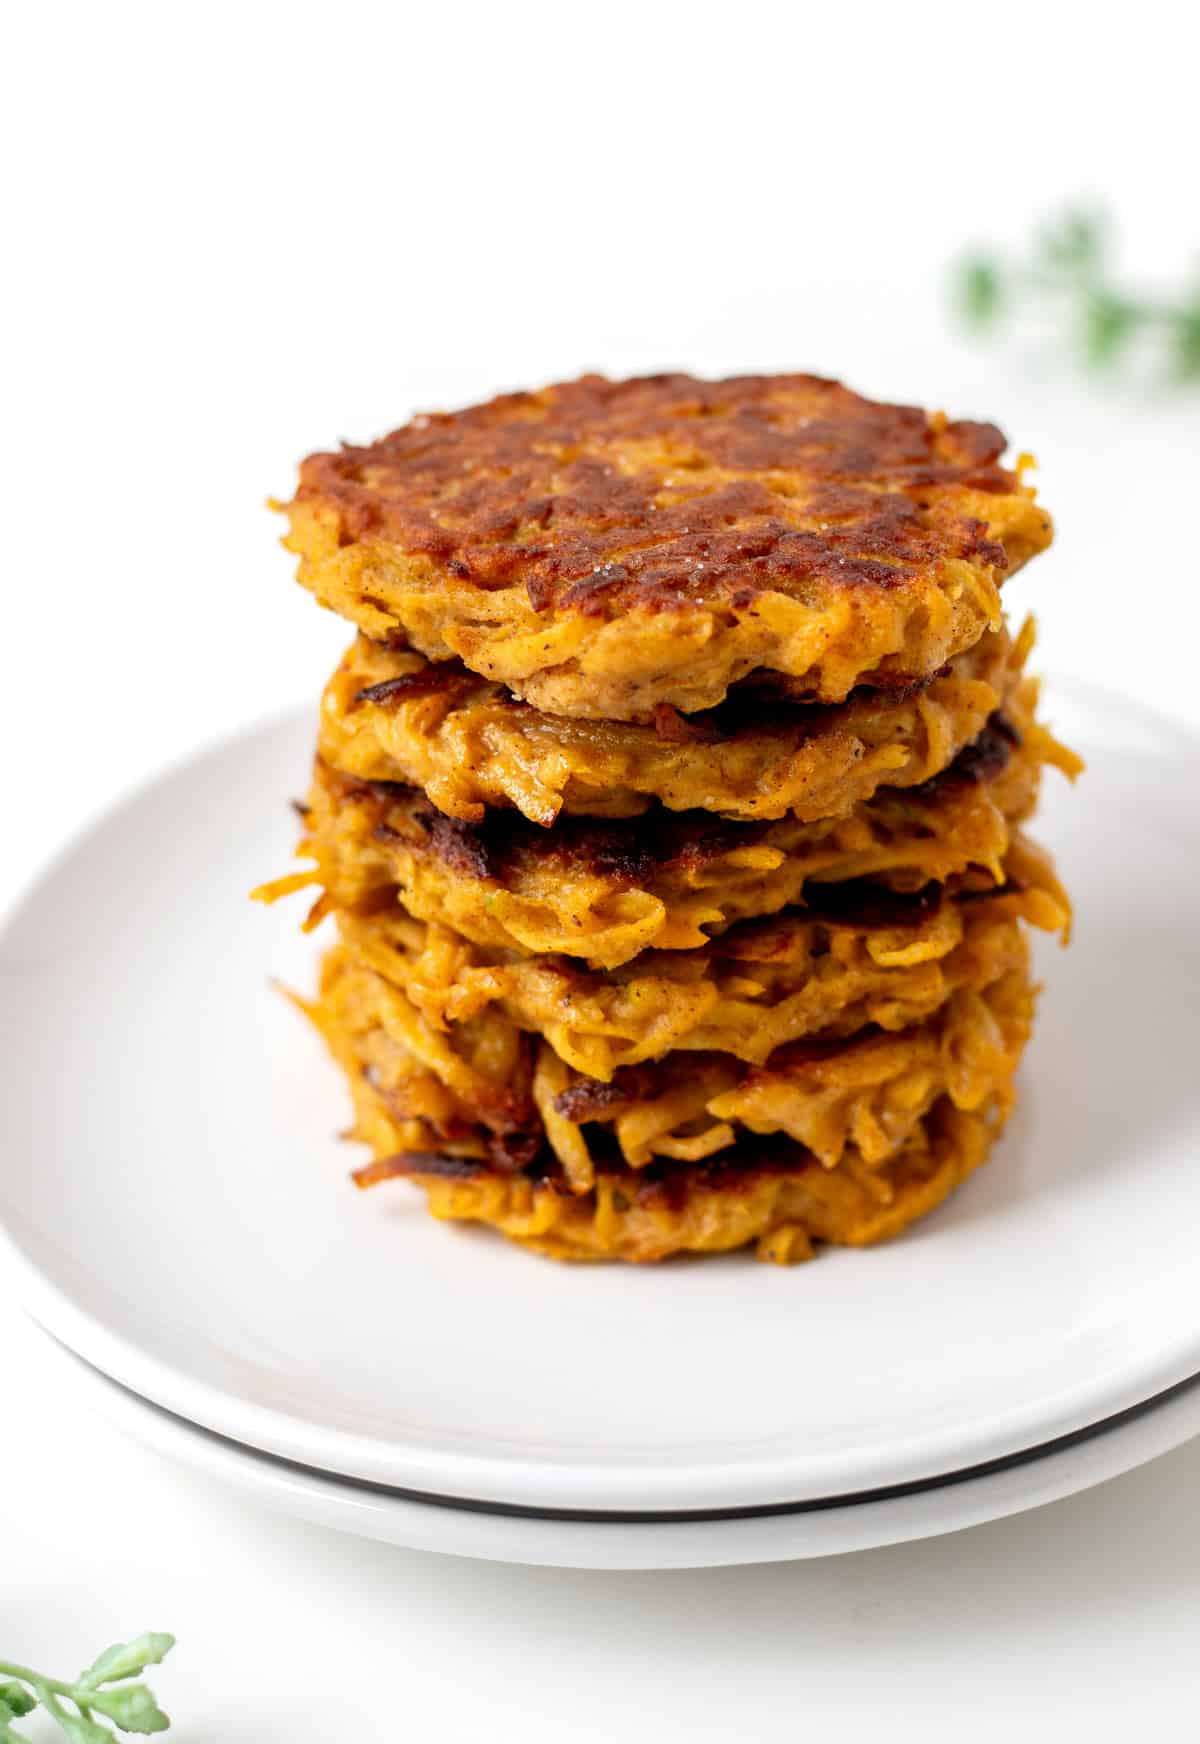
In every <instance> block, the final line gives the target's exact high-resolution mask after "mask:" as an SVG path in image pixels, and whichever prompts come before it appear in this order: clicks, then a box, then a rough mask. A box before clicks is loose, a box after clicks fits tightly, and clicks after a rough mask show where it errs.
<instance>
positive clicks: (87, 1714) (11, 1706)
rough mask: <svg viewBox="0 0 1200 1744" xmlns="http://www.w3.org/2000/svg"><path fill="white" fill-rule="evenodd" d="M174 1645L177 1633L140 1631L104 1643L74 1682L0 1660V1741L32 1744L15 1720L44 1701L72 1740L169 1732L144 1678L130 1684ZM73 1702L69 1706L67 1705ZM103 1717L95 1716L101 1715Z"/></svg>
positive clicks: (99, 1741) (105, 1741)
mask: <svg viewBox="0 0 1200 1744" xmlns="http://www.w3.org/2000/svg"><path fill="white" fill-rule="evenodd" d="M174 1645H175V1637H174V1636H173V1635H139V1636H138V1638H137V1640H136V1641H119V1642H117V1644H116V1645H115V1646H113V1647H106V1648H105V1650H104V1652H103V1653H102V1654H101V1655H100V1656H99V1658H98V1659H96V1660H94V1661H93V1662H92V1664H91V1665H89V1666H88V1668H87V1670H86V1671H81V1672H80V1674H79V1676H78V1677H77V1678H76V1679H75V1681H74V1683H64V1682H63V1681H62V1680H61V1679H60V1678H55V1677H45V1676H44V1675H43V1674H42V1673H41V1672H40V1671H31V1670H30V1668H29V1667H28V1666H27V1665H10V1664H8V1663H7V1661H5V1660H0V1679H3V1680H5V1681H0V1744H28V1735H27V1734H26V1733H24V1732H15V1731H14V1730H13V1721H14V1720H20V1719H22V1718H24V1716H25V1715H26V1714H30V1713H32V1712H33V1710H34V1708H36V1707H38V1706H41V1707H43V1708H44V1709H45V1710H46V1712H47V1713H48V1714H49V1715H50V1718H51V1719H52V1720H54V1721H55V1722H56V1724H57V1725H58V1726H59V1727H60V1729H61V1730H62V1731H63V1732H65V1733H66V1735H67V1737H68V1738H70V1739H71V1741H72V1744H112V1740H113V1738H114V1737H115V1736H116V1734H115V1733H114V1732H113V1731H112V1730H111V1728H110V1727H109V1726H107V1725H105V1724H104V1723H103V1722H104V1721H105V1720H111V1722H112V1725H113V1726H115V1727H116V1729H117V1731H118V1732H126V1733H130V1732H138V1733H147V1732H165V1731H166V1730H167V1729H168V1727H169V1726H170V1724H171V1722H170V1720H169V1719H168V1718H167V1716H166V1714H164V1713H163V1711H162V1709H161V1708H160V1707H159V1705H158V1703H157V1702H156V1701H155V1699H154V1696H153V1694H152V1693H151V1691H150V1689H149V1688H148V1687H147V1685H146V1684H144V1683H132V1682H131V1681H130V1679H132V1678H136V1677H139V1676H140V1675H141V1673H142V1672H143V1671H145V1669H146V1667H147V1666H148V1665H160V1664H161V1663H162V1661H163V1660H164V1659H165V1658H166V1656H167V1654H168V1653H169V1652H170V1651H171V1649H172V1647H174ZM67 1703H69V1704H70V1706H67V1705H66V1704H67ZM98 1715H99V1716H102V1718H97V1716H98Z"/></svg>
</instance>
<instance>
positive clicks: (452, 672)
mask: <svg viewBox="0 0 1200 1744" xmlns="http://www.w3.org/2000/svg"><path fill="white" fill-rule="evenodd" d="M478 682H479V681H478V680H477V679H475V678H474V677H473V676H472V675H471V674H470V673H469V672H464V671H463V670H462V668H461V667H455V666H439V665H433V664H430V665H428V666H425V667H422V668H421V669H420V670H419V671H417V672H406V673H403V674H402V675H401V676H400V677H399V678H385V679H384V680H383V682H382V683H381V684H368V685H365V686H364V687H363V689H362V690H359V691H356V692H355V695H354V705H355V707H356V708H357V707H358V706H360V705H361V704H363V703H372V704H374V705H375V706H376V707H377V708H398V707H399V706H400V704H401V703H405V702H411V701H413V700H414V699H415V698H416V697H420V696H450V695H454V694H455V693H457V692H461V691H465V690H469V689H471V688H472V686H473V685H475V684H477V683H478Z"/></svg>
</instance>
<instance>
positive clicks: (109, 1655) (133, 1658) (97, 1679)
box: [77, 1634, 175, 1690]
mask: <svg viewBox="0 0 1200 1744" xmlns="http://www.w3.org/2000/svg"><path fill="white" fill-rule="evenodd" d="M174 1645H175V1637H174V1635H155V1634H147V1635H139V1636H138V1638H137V1640H136V1641H118V1642H117V1643H116V1645H115V1646H113V1647H106V1648H105V1650H104V1652H103V1653H102V1654H101V1655H100V1657H99V1659H97V1660H96V1661H95V1662H94V1663H93V1664H92V1665H90V1666H89V1667H88V1669H87V1670H86V1671H85V1672H84V1673H83V1674H82V1676H81V1677H80V1678H79V1680H78V1684H77V1687H78V1688H79V1689H85V1690H90V1689H96V1688H97V1687H98V1686H99V1685H100V1684H102V1683H118V1682H119V1681H120V1680H121V1678H124V1677H137V1676H138V1674H139V1673H140V1672H143V1671H145V1669H146V1667H147V1666H148V1665H161V1664H162V1662H163V1660H164V1659H165V1658H166V1657H167V1654H168V1653H169V1652H170V1651H171V1649H172V1647H174Z"/></svg>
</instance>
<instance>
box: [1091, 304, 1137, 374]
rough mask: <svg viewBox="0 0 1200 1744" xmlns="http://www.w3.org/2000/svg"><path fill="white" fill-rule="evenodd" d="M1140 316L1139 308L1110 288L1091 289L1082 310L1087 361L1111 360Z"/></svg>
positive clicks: (1094, 362)
mask: <svg viewBox="0 0 1200 1744" xmlns="http://www.w3.org/2000/svg"><path fill="white" fill-rule="evenodd" d="M1140 319H1141V316H1140V312H1139V310H1138V309H1137V308H1136V307H1135V306H1134V304H1132V303H1130V302H1127V301H1126V300H1125V298H1123V297H1118V296H1116V295H1114V294H1113V293H1112V292H1111V291H1094V292H1093V293H1092V295H1091V296H1090V297H1089V298H1088V300H1087V303H1086V305H1085V307H1084V312H1083V343H1084V349H1085V351H1086V353H1087V358H1088V362H1089V363H1093V364H1097V365H1100V366H1103V365H1105V364H1109V363H1112V362H1113V360H1114V359H1115V358H1116V356H1117V354H1118V353H1119V352H1120V350H1121V348H1122V346H1124V344H1125V343H1126V341H1127V340H1128V339H1129V338H1130V336H1131V334H1132V333H1133V331H1134V329H1135V328H1136V327H1137V325H1138V323H1139V321H1140Z"/></svg>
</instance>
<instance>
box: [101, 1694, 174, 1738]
mask: <svg viewBox="0 0 1200 1744" xmlns="http://www.w3.org/2000/svg"><path fill="white" fill-rule="evenodd" d="M88 1705H89V1706H90V1707H93V1708H95V1709H96V1711H97V1713H100V1714H106V1715H107V1716H108V1718H109V1719H110V1720H115V1721H116V1723H117V1725H118V1726H120V1728H121V1730H122V1732H165V1731H166V1730H167V1728H168V1727H169V1726H170V1724H171V1722H170V1720H169V1719H168V1718H167V1716H166V1715H165V1714H164V1713H163V1711H162V1709H161V1708H160V1707H159V1705H158V1703H157V1702H156V1701H155V1699H154V1697H153V1695H152V1694H151V1693H150V1691H149V1690H148V1689H147V1688H146V1685H145V1684H144V1683H126V1684H121V1685H120V1686H119V1687H118V1688H116V1689H105V1690H98V1691H97V1692H96V1694H95V1695H93V1696H91V1697H89V1701H88Z"/></svg>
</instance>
